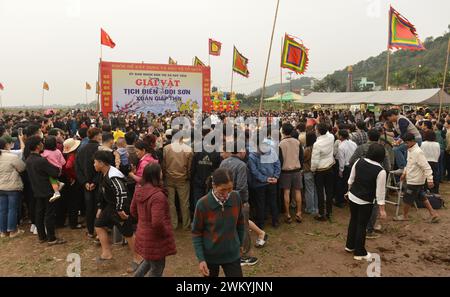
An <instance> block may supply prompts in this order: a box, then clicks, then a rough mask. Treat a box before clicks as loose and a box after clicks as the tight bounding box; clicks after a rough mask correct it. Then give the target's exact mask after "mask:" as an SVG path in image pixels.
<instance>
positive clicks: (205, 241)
mask: <svg viewBox="0 0 450 297" xmlns="http://www.w3.org/2000/svg"><path fill="white" fill-rule="evenodd" d="M209 186H210V187H209V188H212V189H211V190H210V191H209V193H208V194H207V195H206V196H204V197H202V198H201V199H200V200H199V201H198V202H197V206H196V208H195V213H194V219H193V224H192V242H193V245H194V249H195V254H196V256H197V259H198V261H199V269H200V273H201V274H202V275H203V276H205V277H217V276H219V269H220V266H221V267H222V269H223V271H224V274H225V276H226V277H242V269H241V250H242V248H241V247H242V244H243V242H244V215H243V213H242V211H241V209H242V208H241V205H242V201H241V197H240V196H239V193H238V192H235V191H233V176H232V174H231V172H230V171H229V170H228V169H224V168H219V169H217V170H215V171H214V172H213V174H212V176H211V178H210V185H209Z"/></svg>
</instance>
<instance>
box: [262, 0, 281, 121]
mask: <svg viewBox="0 0 450 297" xmlns="http://www.w3.org/2000/svg"><path fill="white" fill-rule="evenodd" d="M279 6H280V0H277V8H276V10H275V18H274V20H273V27H272V36H271V38H270V46H269V53H268V55H267V63H266V72H265V74H264V82H263V87H262V90H261V99H260V101H259V112H258V118H260V117H261V110H262V106H263V100H264V93H265V92H266V82H267V73H268V71H269V61H270V53H271V51H272V43H273V35H274V34H275V26H276V24H277V17H278V7H279ZM258 121H259V119H258Z"/></svg>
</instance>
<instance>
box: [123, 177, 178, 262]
mask: <svg viewBox="0 0 450 297" xmlns="http://www.w3.org/2000/svg"><path fill="white" fill-rule="evenodd" d="M131 215H132V216H133V217H135V218H137V219H138V225H137V230H136V240H135V250H136V253H138V254H139V255H140V256H142V258H144V259H145V260H153V261H156V260H161V259H163V258H165V257H166V256H169V255H175V254H176V252H177V250H176V247H175V237H174V234H173V229H172V223H171V221H170V213H169V203H168V199H167V194H166V193H165V192H164V190H163V189H162V188H159V187H154V186H153V185H151V184H145V185H143V186H136V191H135V192H134V197H133V200H132V202H131Z"/></svg>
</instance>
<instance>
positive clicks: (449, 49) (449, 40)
mask: <svg viewBox="0 0 450 297" xmlns="http://www.w3.org/2000/svg"><path fill="white" fill-rule="evenodd" d="M449 54H450V38H449V39H448V46H447V59H446V62H445V70H444V81H443V82H442V92H441V94H440V96H439V117H438V121H439V120H440V119H441V114H442V97H444V92H445V84H446V83H447V71H448V56H449Z"/></svg>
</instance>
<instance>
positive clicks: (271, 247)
mask: <svg viewBox="0 0 450 297" xmlns="http://www.w3.org/2000/svg"><path fill="white" fill-rule="evenodd" d="M441 193H442V196H443V197H444V198H446V200H447V204H450V199H448V197H450V184H449V183H446V184H442V185H441ZM387 211H388V219H387V220H386V221H384V222H382V225H383V233H382V235H381V237H380V238H378V239H373V240H368V241H367V250H368V251H370V252H374V253H378V254H379V255H380V256H381V275H382V276H450V231H449V230H450V210H449V209H442V210H439V214H440V215H441V222H440V223H439V224H430V223H428V221H427V219H428V212H427V211H426V210H425V209H419V210H414V209H413V210H412V211H411V215H412V220H411V221H409V222H403V223H399V222H394V221H392V216H393V214H394V211H395V207H394V206H387ZM348 219H349V210H348V208H345V209H337V208H335V209H334V217H333V222H332V223H329V222H316V221H315V220H314V219H313V218H312V216H308V215H305V218H304V222H303V223H302V224H295V223H293V224H292V225H287V224H282V225H281V226H280V228H278V229H273V228H272V227H270V226H269V227H267V228H266V232H267V233H268V234H269V241H268V244H267V246H266V247H265V248H263V249H255V248H253V249H252V253H253V254H254V256H256V257H258V258H259V263H258V264H257V265H255V266H253V267H245V268H244V275H245V276H357V277H364V276H366V275H367V274H366V270H367V266H368V263H367V262H357V261H355V260H353V258H352V256H351V255H349V254H347V253H345V252H344V249H343V248H344V244H345V238H346V232H347V231H346V230H347V224H348ZM23 229H24V230H26V231H27V232H26V233H25V234H24V235H23V236H21V237H19V238H14V239H1V240H0V276H65V275H66V269H67V265H68V263H67V262H66V257H67V255H68V254H69V253H77V254H79V255H80V256H81V275H82V276H130V275H129V274H127V273H126V269H127V267H128V264H129V262H130V256H129V253H128V248H127V246H121V245H116V246H114V248H113V253H114V257H115V259H114V260H113V261H111V262H109V263H104V264H97V262H96V261H95V258H96V256H98V255H99V254H100V248H99V247H97V246H96V245H95V243H93V241H92V240H88V239H87V238H86V237H85V230H69V229H59V230H58V235H59V236H61V237H63V238H64V239H66V240H67V241H68V243H67V244H65V245H61V246H54V247H48V246H46V245H42V244H39V243H38V240H37V237H36V236H34V235H32V234H30V233H29V231H28V230H29V226H23ZM175 236H176V244H177V249H178V253H177V255H175V256H171V257H168V258H167V261H166V269H165V271H164V275H165V276H199V272H198V264H197V260H196V258H195V255H194V250H193V247H192V243H191V237H190V233H189V232H186V231H181V230H177V231H176V233H175ZM252 236H253V243H254V238H255V235H254V234H252Z"/></svg>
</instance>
